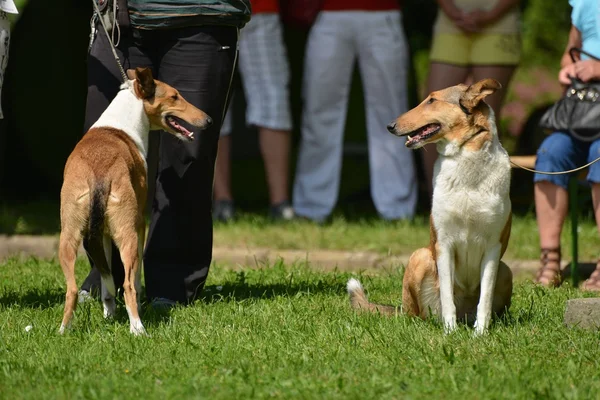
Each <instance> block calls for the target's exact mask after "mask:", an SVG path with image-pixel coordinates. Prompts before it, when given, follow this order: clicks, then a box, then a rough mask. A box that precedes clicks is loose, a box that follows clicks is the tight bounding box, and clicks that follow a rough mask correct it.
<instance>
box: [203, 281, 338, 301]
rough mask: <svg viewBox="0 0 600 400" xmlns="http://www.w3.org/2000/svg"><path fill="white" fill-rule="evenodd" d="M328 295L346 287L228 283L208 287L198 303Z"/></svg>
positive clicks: (328, 284) (307, 284)
mask: <svg viewBox="0 0 600 400" xmlns="http://www.w3.org/2000/svg"><path fill="white" fill-rule="evenodd" d="M322 293H328V294H333V295H339V294H343V293H346V285H345V283H343V282H339V281H331V282H325V281H318V282H300V283H291V284H284V283H268V284H261V283H258V284H247V283H245V282H244V283H240V282H235V283H233V282H230V283H225V284H223V285H208V286H206V288H205V289H204V293H203V294H202V295H201V296H200V298H199V301H201V302H204V303H208V304H210V303H217V302H222V301H226V302H235V301H241V300H247V299H272V298H276V297H290V298H291V297H295V296H298V295H314V294H322Z"/></svg>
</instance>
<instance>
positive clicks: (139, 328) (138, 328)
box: [129, 320, 148, 336]
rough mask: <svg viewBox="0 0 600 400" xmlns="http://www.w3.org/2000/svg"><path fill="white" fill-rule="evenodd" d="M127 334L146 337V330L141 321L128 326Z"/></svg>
mask: <svg viewBox="0 0 600 400" xmlns="http://www.w3.org/2000/svg"><path fill="white" fill-rule="evenodd" d="M129 332H131V334H133V335H135V336H148V334H147V333H146V329H145V328H144V325H142V321H140V320H137V321H132V322H131V324H130V325H129Z"/></svg>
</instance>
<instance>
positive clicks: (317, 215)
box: [293, 11, 417, 220]
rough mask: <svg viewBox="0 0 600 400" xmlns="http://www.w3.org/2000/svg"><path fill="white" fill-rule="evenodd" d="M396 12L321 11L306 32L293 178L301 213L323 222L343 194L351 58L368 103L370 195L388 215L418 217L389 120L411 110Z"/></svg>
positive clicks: (410, 174) (407, 156) (409, 158)
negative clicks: (299, 126) (309, 30)
mask: <svg viewBox="0 0 600 400" xmlns="http://www.w3.org/2000/svg"><path fill="white" fill-rule="evenodd" d="M400 17H401V16H400V12H399V11H384V12H364V11H361V12H321V13H320V15H319V16H318V18H317V20H316V21H315V25H314V26H313V27H312V29H311V32H310V34H309V38H308V43H307V48H306V56H305V66H304V79H303V99H304V109H303V115H302V139H301V143H300V152H299V155H298V166H297V170H296V179H295V182H294V196H293V199H294V209H295V211H296V213H297V214H298V215H301V216H304V217H308V218H310V219H313V220H323V219H324V218H326V217H327V216H328V215H329V214H330V213H331V212H332V210H333V208H334V206H335V203H336V201H337V197H338V190H339V183H340V172H341V163H342V146H343V134H344V124H345V121H346V113H347V105H348V93H349V91H350V83H351V78H352V71H353V68H354V61H355V59H356V58H357V57H358V67H359V69H360V74H361V78H362V82H363V91H364V101H365V104H366V117H367V134H368V148H369V165H370V178H371V196H372V198H373V201H374V203H375V207H376V208H377V211H378V212H379V214H380V215H381V217H383V218H385V219H400V218H410V217H412V216H413V215H414V212H415V207H416V201H417V186H416V177H415V169H414V161H413V155H412V153H411V150H409V149H407V148H406V147H405V146H404V142H405V138H399V137H396V136H393V135H392V134H390V133H389V132H388V131H387V129H386V126H387V125H388V124H389V123H390V122H391V121H392V120H394V119H395V118H397V117H398V116H399V115H400V114H402V113H404V112H405V111H406V110H407V89H406V85H407V83H406V79H407V61H408V60H407V58H408V51H407V44H406V38H405V36H404V32H403V28H402V23H401V19H400Z"/></svg>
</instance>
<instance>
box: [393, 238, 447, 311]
mask: <svg viewBox="0 0 600 400" xmlns="http://www.w3.org/2000/svg"><path fill="white" fill-rule="evenodd" d="M402 309H403V310H404V312H405V313H406V314H407V315H411V316H416V317H421V318H427V317H428V316H430V315H434V316H439V313H440V288H439V285H438V281H437V270H436V266H435V260H434V258H433V254H432V253H431V250H430V249H428V248H421V249H418V250H416V251H415V252H414V253H413V254H412V255H411V256H410V259H409V260H408V264H407V266H406V270H405V271H404V279H403V281H402Z"/></svg>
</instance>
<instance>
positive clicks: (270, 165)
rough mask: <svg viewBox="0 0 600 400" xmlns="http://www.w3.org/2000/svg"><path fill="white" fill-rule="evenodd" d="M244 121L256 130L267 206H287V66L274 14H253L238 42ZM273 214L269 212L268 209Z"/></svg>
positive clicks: (288, 113)
mask: <svg viewBox="0 0 600 400" xmlns="http://www.w3.org/2000/svg"><path fill="white" fill-rule="evenodd" d="M240 72H241V75H242V83H243V85H244V92H245V94H246V100H247V101H246V103H247V118H246V119H247V122H248V124H249V125H253V126H257V127H258V134H259V142H260V151H261V154H262V157H263V160H264V165H265V172H266V177H267V184H268V187H269V199H270V204H271V207H277V206H280V205H282V204H284V203H286V204H287V203H288V201H289V196H288V190H289V186H288V185H289V180H288V179H289V153H290V145H291V129H292V116H291V111H290V100H289V89H288V87H289V80H290V73H289V66H288V61H287V55H286V49H285V46H284V43H283V32H282V29H281V22H280V20H279V15H278V14H270V13H268V14H256V15H254V16H253V17H252V21H251V22H250V23H248V25H247V26H246V27H244V30H243V32H242V38H241V39H240ZM272 211H273V210H272Z"/></svg>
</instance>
